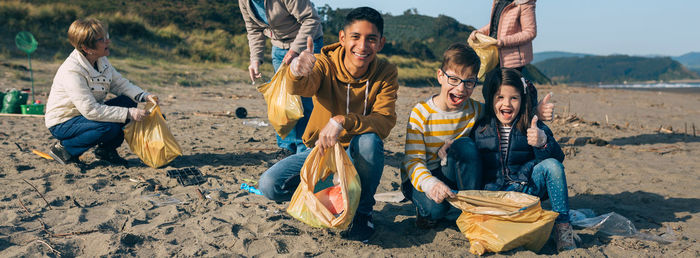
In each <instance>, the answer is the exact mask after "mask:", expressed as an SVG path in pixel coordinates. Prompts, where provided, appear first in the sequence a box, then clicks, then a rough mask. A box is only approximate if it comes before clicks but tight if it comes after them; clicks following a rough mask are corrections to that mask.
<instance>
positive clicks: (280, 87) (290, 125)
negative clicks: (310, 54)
mask: <svg viewBox="0 0 700 258" xmlns="http://www.w3.org/2000/svg"><path fill="white" fill-rule="evenodd" d="M287 70H289V66H288V65H286V64H282V66H280V68H279V70H277V73H276V74H275V75H274V76H272V80H270V82H268V83H265V84H263V85H260V86H258V91H259V92H260V93H262V94H263V97H264V98H265V103H267V119H269V120H270V124H272V127H273V128H275V131H277V134H279V136H280V137H282V138H285V137H287V134H289V132H290V131H292V129H294V126H295V125H296V124H297V121H298V120H299V119H301V118H302V117H304V107H303V106H302V105H301V97H299V96H297V95H291V94H289V93H287V85H286V83H285V81H286V79H285V77H284V75H285V74H287Z"/></svg>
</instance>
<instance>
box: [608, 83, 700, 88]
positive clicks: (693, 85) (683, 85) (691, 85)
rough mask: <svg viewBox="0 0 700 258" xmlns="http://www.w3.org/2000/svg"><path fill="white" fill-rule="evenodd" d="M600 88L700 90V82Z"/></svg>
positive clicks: (636, 84) (612, 85)
mask: <svg viewBox="0 0 700 258" xmlns="http://www.w3.org/2000/svg"><path fill="white" fill-rule="evenodd" d="M597 87H598V88H615V89H691V88H700V82H689V83H666V82H661V83H627V84H600V85H597Z"/></svg>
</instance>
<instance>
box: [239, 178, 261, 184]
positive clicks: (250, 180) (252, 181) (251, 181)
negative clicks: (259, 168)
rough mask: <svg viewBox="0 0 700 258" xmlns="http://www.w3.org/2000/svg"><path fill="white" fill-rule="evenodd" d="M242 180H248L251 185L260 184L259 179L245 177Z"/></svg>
mask: <svg viewBox="0 0 700 258" xmlns="http://www.w3.org/2000/svg"><path fill="white" fill-rule="evenodd" d="M241 180H242V181H244V182H248V184H249V185H258V181H257V180H253V179H248V178H243V179H241Z"/></svg>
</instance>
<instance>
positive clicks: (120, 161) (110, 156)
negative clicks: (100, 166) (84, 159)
mask: <svg viewBox="0 0 700 258" xmlns="http://www.w3.org/2000/svg"><path fill="white" fill-rule="evenodd" d="M95 159H97V160H104V161H107V162H109V163H112V164H115V165H122V166H126V165H127V164H128V163H129V162H128V161H126V160H125V159H124V158H122V157H120V156H119V153H117V150H116V149H106V148H100V147H97V148H96V149H95Z"/></svg>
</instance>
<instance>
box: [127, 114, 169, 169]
mask: <svg viewBox="0 0 700 258" xmlns="http://www.w3.org/2000/svg"><path fill="white" fill-rule="evenodd" d="M146 109H147V110H150V112H151V113H150V114H149V115H148V116H146V117H145V118H144V119H143V120H141V121H131V122H129V124H127V125H126V126H125V127H124V139H125V140H126V142H127V143H128V144H129V148H130V149H131V151H133V152H134V153H135V154H136V156H139V158H140V159H141V161H143V163H145V164H146V165H148V166H149V167H152V168H158V167H162V166H165V165H166V164H168V163H170V162H171V161H173V160H174V159H175V158H177V156H181V155H182V149H181V148H180V145H178V144H177V142H176V141H175V137H174V136H173V134H172V133H171V132H170V129H168V125H167V124H165V118H163V114H162V113H161V112H160V106H158V105H156V104H153V103H150V102H149V103H147V104H146Z"/></svg>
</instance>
